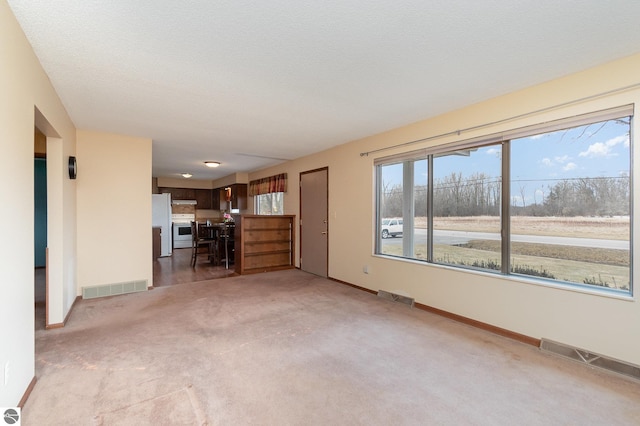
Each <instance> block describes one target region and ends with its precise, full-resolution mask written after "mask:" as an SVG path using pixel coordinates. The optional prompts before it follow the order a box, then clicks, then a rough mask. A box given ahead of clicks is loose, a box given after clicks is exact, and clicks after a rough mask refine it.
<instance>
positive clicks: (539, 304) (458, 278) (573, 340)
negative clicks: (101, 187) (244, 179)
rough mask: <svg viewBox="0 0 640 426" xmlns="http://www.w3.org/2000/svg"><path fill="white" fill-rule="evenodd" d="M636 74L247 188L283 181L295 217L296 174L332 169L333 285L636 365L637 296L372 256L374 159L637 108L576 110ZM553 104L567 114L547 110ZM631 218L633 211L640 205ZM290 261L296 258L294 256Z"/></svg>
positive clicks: (556, 91) (346, 154) (428, 126)
mask: <svg viewBox="0 0 640 426" xmlns="http://www.w3.org/2000/svg"><path fill="white" fill-rule="evenodd" d="M639 75H640V55H636V56H633V57H630V58H626V59H623V60H620V61H617V62H614V63H610V64H607V65H604V66H601V67H598V68H594V69H591V70H587V71H584V72H581V73H578V74H575V75H571V76H568V77H565V78H562V79H558V80H555V81H552V82H549V83H546V84H542V85H539V86H536V87H532V88H529V89H526V90H522V91H519V92H516V93H512V94H509V95H506V96H502V97H499V98H496V99H492V100H489V101H486V102H482V103H479V104H477V105H471V106H469V107H467V108H464V109H461V110H458V111H453V112H451V113H448V114H444V115H442V116H439V117H435V118H432V119H428V120H424V121H421V122H418V123H414V124H412V125H409V126H406V127H403V128H399V129H394V130H391V131H389V132H386V133H383V134H379V135H375V136H372V137H368V138H365V139H362V140H359V141H354V142H351V143H348V144H345V145H342V146H339V147H336V148H334V149H330V150H327V151H324V152H321V153H317V154H315V155H311V156H308V157H305V158H301V159H298V160H295V161H291V162H288V163H284V164H282V165H279V166H276V167H272V168H269V169H265V170H260V171H257V172H254V173H251V174H250V176H249V178H250V179H252V180H253V179H258V178H261V177H265V176H269V175H273V174H276V173H281V172H287V173H288V174H289V187H288V191H287V193H286V194H285V213H287V214H295V215H299V186H298V181H299V173H300V172H303V171H306V170H312V169H316V168H320V167H325V166H328V167H329V211H330V212H329V276H330V277H332V278H336V279H339V280H343V281H346V282H349V283H352V284H356V285H359V286H362V287H365V288H368V289H371V290H376V291H377V290H380V289H382V290H387V291H392V292H396V293H401V294H406V295H409V296H411V297H414V298H415V299H416V301H417V302H420V303H423V304H426V305H429V306H433V307H436V308H439V309H443V310H446V311H449V312H452V313H455V314H458V315H462V316H465V317H469V318H472V319H475V320H478V321H482V322H485V323H488V324H492V325H495V326H498V327H502V328H505V329H508V330H512V331H515V332H518V333H522V334H525V335H528V336H532V337H536V338H549V339H552V340H556V341H560V342H564V343H566V344H570V345H574V346H577V347H581V348H585V349H589V350H591V351H594V352H598V353H602V354H605V355H608V356H611V357H614V358H618V359H621V360H625V361H628V362H632V363H635V364H639V365H640V339H639V338H638V336H640V304H638V303H637V299H638V297H637V296H636V297H634V298H633V299H632V300H631V299H627V300H625V299H622V298H613V297H606V296H602V295H596V294H590V293H587V292H579V291H571V290H567V289H564V288H559V287H555V288H554V287H552V286H544V285H540V284H535V283H533V281H525V280H517V279H513V278H506V277H500V276H495V275H491V274H482V273H471V272H467V271H463V270H459V269H453V268H447V267H443V266H436V265H427V264H424V263H421V262H415V261H405V260H397V259H390V258H385V257H382V256H376V255H374V254H373V251H374V229H375V228H374V192H375V188H374V178H373V177H374V170H373V161H374V159H375V158H377V157H381V156H387V155H391V154H394V153H398V152H402V151H403V150H409V149H418V148H421V147H426V146H433V145H437V144H443V143H447V142H454V141H457V140H463V139H468V138H472V137H476V136H482V135H487V134H492V133H495V132H498V131H501V130H507V129H514V128H519V127H523V126H526V125H531V124H537V123H542V122H545V121H547V120H553V119H559V118H564V117H568V116H572V115H575V114H581V113H588V112H593V111H597V110H601V109H606V108H611V107H615V106H620V105H626V104H631V103H636V102H640V89H639V88H638V87H635V88H633V89H629V90H622V91H619V92H614V93H610V94H608V95H603V96H600V97H597V98H595V99H592V100H590V101H583V102H575V103H573V101H576V100H579V99H583V98H587V97H590V96H593V95H597V94H601V93H607V92H610V91H616V90H617V89H619V88H623V87H626V86H630V85H635V84H638V83H639V80H638V76H639ZM567 103H570V104H567ZM558 105H565V106H562V107H557V108H552V107H555V106H558ZM542 109H546V111H545V112H543V113H539V114H534V115H532V116H527V117H525V118H519V119H514V120H511V121H509V122H508V123H504V124H501V125H489V126H486V127H485V128H483V129H482V130H477V131H474V132H468V133H463V134H461V135H460V136H450V137H447V138H442V139H438V140H435V141H432V142H430V143H418V144H415V145H412V146H411V147H410V148H404V149H399V148H398V149H389V150H385V151H384V152H381V153H379V154H371V155H369V156H363V157H361V156H360V153H361V152H365V151H371V150H375V149H384V148H388V147H391V146H393V145H396V144H401V143H405V142H408V141H413V140H418V139H423V138H427V137H430V136H435V135H439V134H443V133H447V132H452V131H455V130H457V129H465V128H470V127H473V126H477V125H483V124H487V123H492V122H496V121H499V120H503V119H505V118H510V117H516V116H520V115H521V114H528V113H531V112H534V111H537V110H542ZM635 123H636V124H634V133H635V134H636V135H637V134H640V132H638V130H639V129H638V124H637V121H636V122H635ZM638 157H639V154H638V150H636V151H635V153H634V164H640V161H639V160H640V158H638ZM634 188H635V192H634V194H635V197H634V199H639V197H638V196H639V195H640V193H639V191H640V189H639V188H640V185H638V184H634ZM635 211H638V209H637V206H636V209H635ZM638 218H640V215H636V219H635V220H634V224H633V225H634V228H635V229H640V226H638V225H639V224H638V220H639V219H638ZM297 234H298V235H299V233H297ZM636 235H638V233H636ZM634 242H635V243H637V242H638V237H635V238H634ZM297 247H299V243H298V244H297ZM296 253H297V254H298V255H299V251H298V250H296ZM636 259H637V256H634V260H633V263H634V266H635V267H636V268H637V267H638V266H640V265H639V264H638V262H637V260H636ZM365 265H368V266H369V267H370V273H369V274H364V273H363V267H364V266H365ZM636 288H637V290H636V294H637V293H639V292H640V289H639V288H640V285H636Z"/></svg>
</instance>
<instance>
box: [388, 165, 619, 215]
mask: <svg viewBox="0 0 640 426" xmlns="http://www.w3.org/2000/svg"><path fill="white" fill-rule="evenodd" d="M527 184H531V182H527V183H526V184H522V185H520V184H519V183H518V182H514V185H518V188H519V189H518V191H517V192H518V193H512V194H511V214H512V215H520V216H565V217H566V216H619V215H628V214H629V200H630V185H629V176H620V177H593V178H575V179H564V180H558V181H555V184H554V185H553V186H550V185H548V186H547V187H546V188H545V187H540V188H536V189H534V190H533V196H532V197H533V200H531V199H530V198H529V197H528V196H527V194H531V193H532V192H531V191H530V190H529V189H530V188H527V186H526V185H527ZM382 196H383V200H382V204H381V206H382V216H383V217H398V216H402V199H403V192H402V185H394V186H390V185H385V186H384V187H383V191H382ZM500 198H501V183H500V179H499V178H495V177H492V176H488V175H487V174H485V173H475V174H473V175H470V176H468V177H463V176H462V173H451V174H450V175H448V176H446V177H444V178H442V179H437V180H436V181H435V182H434V191H433V214H434V216H436V217H450V216H498V215H499V214H500ZM414 209H415V213H414V215H415V216H416V217H419V216H426V215H427V186H426V185H418V186H415V188H414Z"/></svg>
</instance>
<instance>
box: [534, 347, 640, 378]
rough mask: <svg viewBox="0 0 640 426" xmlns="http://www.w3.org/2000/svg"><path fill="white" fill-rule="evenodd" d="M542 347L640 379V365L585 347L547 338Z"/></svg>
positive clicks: (542, 348) (546, 350) (591, 364)
mask: <svg viewBox="0 0 640 426" xmlns="http://www.w3.org/2000/svg"><path fill="white" fill-rule="evenodd" d="M540 349H541V350H543V351H545V352H551V353H554V354H556V355H560V356H563V357H565V358H569V359H572V360H574V361H578V362H580V363H582V364H587V365H590V366H592V367H597V368H601V369H604V370H607V371H611V372H614V373H618V374H622V375H624V376H627V377H631V378H634V379H636V380H640V367H639V366H637V365H633V364H629V363H626V362H624V361H619V360H617V359H613V358H609V357H606V356H604V355H600V354H596V353H593V352H589V351H586V350H584V349H578V348H574V347H573V346H569V345H565V344H563V343H558V342H554V341H552V340H547V339H541V341H540Z"/></svg>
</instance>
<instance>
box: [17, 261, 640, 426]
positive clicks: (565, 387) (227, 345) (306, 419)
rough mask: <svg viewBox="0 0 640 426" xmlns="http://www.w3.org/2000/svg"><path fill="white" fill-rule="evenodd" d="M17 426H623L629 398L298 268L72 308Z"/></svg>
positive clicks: (612, 386)
mask: <svg viewBox="0 0 640 426" xmlns="http://www.w3.org/2000/svg"><path fill="white" fill-rule="evenodd" d="M36 371H37V376H38V383H37V385H36V387H35V389H34V391H33V393H32V394H31V397H30V398H29V400H28V401H27V404H26V405H25V407H24V410H23V421H24V424H25V425H69V424H71V425H76V424H77V425H87V424H88V425H144V424H148V425H174V424H186V425H202V424H208V425H250V424H251V425H449V424H450V425H465V424H473V425H507V424H519V425H541V424H544V425H556V424H558V425H587V424H593V425H599V424H601V425H615V424H619V425H630V424H640V384H639V383H638V382H636V381H634V380H631V379H626V378H622V377H619V376H615V375H613V374H610V373H606V372H601V371H597V370H593V369H591V368H589V367H586V366H584V365H579V364H577V363H573V362H571V361H568V360H565V359H560V358H557V357H555V356H553V355H549V354H545V353H542V352H540V351H539V350H538V349H536V348H534V347H531V346H527V345H524V344H521V343H518V342H514V341H511V340H508V339H505V338H502V337H499V336H495V335H493V334H490V333H487V332H484V331H481V330H478V329H475V328H472V327H469V326H466V325H463V324H460V323H456V322H453V321H451V320H448V319H445V318H442V317H439V316H436V315H433V314H430V313H427V312H424V311H420V310H417V309H411V308H409V307H407V306H406V305H402V304H398V303H394V302H390V301H387V300H383V299H381V298H378V297H376V296H374V295H371V294H369V293H366V292H363V291H360V290H356V289H353V288H351V287H348V286H345V285H342V284H339V283H335V282H332V281H329V280H326V279H322V278H318V277H316V276H313V275H310V274H306V273H304V272H301V271H298V270H288V271H281V272H271V273H266V274H258V275H251V276H239V277H232V278H226V279H218V280H211V281H204V282H198V283H192V284H182V285H179V286H172V287H164V288H157V289H155V290H152V291H149V292H146V293H136V294H130V295H124V296H116V297H110V298H104V299H94V300H83V301H79V302H78V303H77V304H76V306H75V308H74V310H73V313H72V315H71V318H70V320H69V322H68V323H67V326H66V327H65V328H63V329H56V330H50V331H44V330H40V331H37V333H36Z"/></svg>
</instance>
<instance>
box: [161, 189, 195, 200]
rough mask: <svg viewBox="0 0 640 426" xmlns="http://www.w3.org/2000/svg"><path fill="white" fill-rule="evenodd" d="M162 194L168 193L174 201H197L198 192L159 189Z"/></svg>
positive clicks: (193, 190)
mask: <svg viewBox="0 0 640 426" xmlns="http://www.w3.org/2000/svg"><path fill="white" fill-rule="evenodd" d="M158 190H159V191H160V193H161V194H162V193H165V192H168V193H169V194H171V199H172V200H195V199H196V190H195V189H193V188H158Z"/></svg>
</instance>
